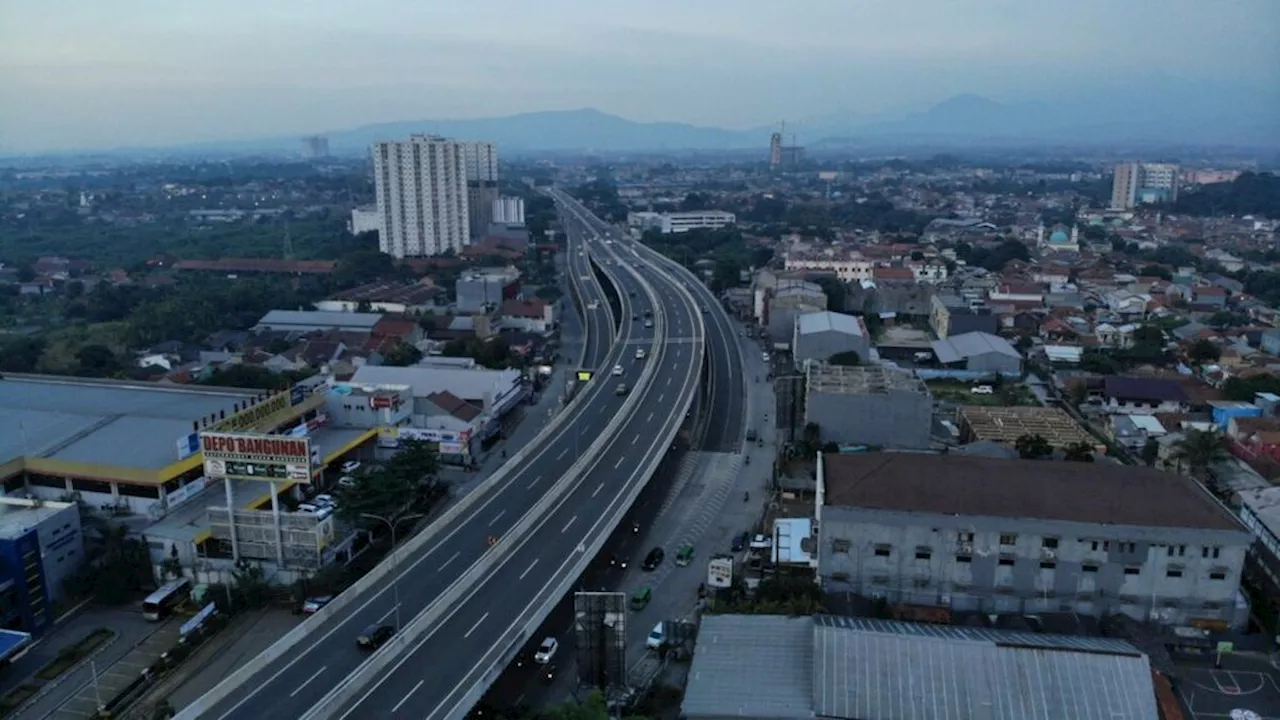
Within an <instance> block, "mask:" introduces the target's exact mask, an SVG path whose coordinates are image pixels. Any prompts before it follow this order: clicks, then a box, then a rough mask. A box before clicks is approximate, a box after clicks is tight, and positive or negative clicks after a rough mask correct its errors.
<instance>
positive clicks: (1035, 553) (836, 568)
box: [819, 505, 1252, 629]
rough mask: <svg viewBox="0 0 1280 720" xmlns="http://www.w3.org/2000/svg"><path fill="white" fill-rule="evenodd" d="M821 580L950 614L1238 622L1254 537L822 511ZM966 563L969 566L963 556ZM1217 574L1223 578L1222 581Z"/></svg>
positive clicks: (1216, 532) (834, 588)
mask: <svg viewBox="0 0 1280 720" xmlns="http://www.w3.org/2000/svg"><path fill="white" fill-rule="evenodd" d="M821 533H822V537H821V539H820V542H819V575H820V577H821V580H822V583H823V586H824V587H825V588H826V589H827V590H831V591H843V592H854V593H858V594H861V595H867V596H881V597H884V598H886V599H887V600H889V601H890V602H905V603H912V604H919V605H930V606H942V607H949V608H951V609H953V610H957V611H981V612H995V613H1013V612H1018V613H1034V612H1051V611H1052V612H1058V611H1073V612H1078V613H1081V614H1084V615H1093V616H1098V615H1101V614H1106V613H1113V612H1123V613H1124V614H1126V615H1129V616H1131V617H1134V618H1137V619H1146V618H1148V617H1149V615H1150V614H1151V612H1152V610H1153V607H1154V611H1155V613H1156V617H1157V619H1158V620H1159V621H1160V622H1163V623H1169V624H1187V623H1188V622H1190V621H1191V620H1193V619H1205V620H1220V621H1225V622H1228V623H1230V624H1231V625H1232V626H1233V627H1234V628H1235V629H1241V628H1242V627H1243V624H1244V621H1245V617H1244V616H1243V615H1242V614H1241V613H1240V612H1239V611H1238V610H1237V609H1236V607H1235V601H1236V595H1237V590H1238V588H1239V586H1240V575H1241V570H1242V568H1243V566H1244V562H1245V558H1246V555H1247V553H1248V548H1249V545H1250V543H1251V542H1252V537H1251V536H1250V535H1249V533H1247V532H1246V531H1245V530H1244V529H1243V528H1242V529H1240V530H1238V531H1223V530H1197V529H1182V528H1152V527H1131V526H1117V525H1094V524H1087V523H1070V522H1061V521H1054V520H1032V519H1014V518H996V517H979V516H966V517H957V516H950V515H932V514H920V513H904V512H890V511H881V510H868V509H862V508H850V507H835V506H830V505H828V506H824V507H823V508H822V525H821ZM964 558H968V561H967V562H966V561H964ZM1219 575H1220V579H1219Z"/></svg>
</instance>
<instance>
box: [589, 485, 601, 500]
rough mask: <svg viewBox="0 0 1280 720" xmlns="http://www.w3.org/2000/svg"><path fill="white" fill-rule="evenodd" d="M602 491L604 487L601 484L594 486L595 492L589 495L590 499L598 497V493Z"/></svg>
mask: <svg viewBox="0 0 1280 720" xmlns="http://www.w3.org/2000/svg"><path fill="white" fill-rule="evenodd" d="M603 489H604V485H603V484H602V485H597V486H596V489H595V491H594V492H592V493H591V497H595V496H597V495H599V494H600V491H601V490H603Z"/></svg>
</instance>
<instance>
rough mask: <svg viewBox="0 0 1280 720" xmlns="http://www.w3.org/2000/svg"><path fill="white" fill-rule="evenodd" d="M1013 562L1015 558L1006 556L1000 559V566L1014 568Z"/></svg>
mask: <svg viewBox="0 0 1280 720" xmlns="http://www.w3.org/2000/svg"><path fill="white" fill-rule="evenodd" d="M1013 560H1014V558H1013V557H1011V556H1009V555H1005V556H1003V557H1001V558H1000V565H1001V566H1003V567H1013Z"/></svg>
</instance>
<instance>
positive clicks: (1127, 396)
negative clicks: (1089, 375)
mask: <svg viewBox="0 0 1280 720" xmlns="http://www.w3.org/2000/svg"><path fill="white" fill-rule="evenodd" d="M1102 387H1103V394H1104V395H1106V396H1107V397H1109V398H1115V399H1116V400H1143V401H1151V400H1156V401H1160V402H1165V401H1168V402H1177V403H1185V402H1187V393H1186V392H1185V391H1184V390H1183V389H1182V386H1181V385H1179V384H1178V382H1177V381H1176V380H1167V379H1164V378H1139V377H1122V376H1117V375H1109V376H1107V377H1106V378H1105V379H1103V386H1102Z"/></svg>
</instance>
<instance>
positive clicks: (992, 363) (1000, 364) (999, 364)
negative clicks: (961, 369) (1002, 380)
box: [965, 352, 1022, 375]
mask: <svg viewBox="0 0 1280 720" xmlns="http://www.w3.org/2000/svg"><path fill="white" fill-rule="evenodd" d="M965 369H966V370H968V371H969V372H981V373H1012V374H1014V375H1017V374H1018V373H1021V372H1022V360H1021V359H1020V358H1015V357H1009V356H1008V355H1001V354H1000V353H996V352H989V353H982V354H980V355H971V356H969V358H968V359H967V360H966V362H965Z"/></svg>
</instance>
